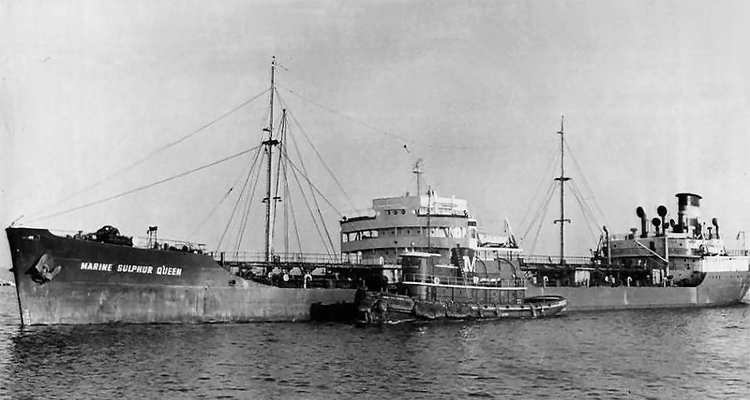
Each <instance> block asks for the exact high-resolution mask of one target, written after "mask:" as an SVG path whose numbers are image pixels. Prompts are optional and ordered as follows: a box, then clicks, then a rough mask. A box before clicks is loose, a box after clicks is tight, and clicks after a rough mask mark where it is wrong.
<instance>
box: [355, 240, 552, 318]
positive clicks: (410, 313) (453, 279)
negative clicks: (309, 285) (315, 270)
mask: <svg viewBox="0 0 750 400" xmlns="http://www.w3.org/2000/svg"><path fill="white" fill-rule="evenodd" d="M451 252H452V257H451V258H452V262H451V264H449V265H444V264H440V262H439V259H440V256H439V255H437V254H431V253H425V252H405V253H403V254H402V255H401V259H402V262H401V269H400V270H397V271H395V275H396V276H400V277H401V279H400V281H399V282H398V283H396V284H388V283H387V280H385V281H384V282H383V284H382V285H381V286H380V287H377V283H376V284H375V285H372V284H370V283H369V282H368V289H370V290H368V291H364V290H362V289H360V290H359V291H358V293H357V300H356V302H355V303H356V307H357V320H356V322H357V324H360V325H368V324H384V323H399V322H405V321H417V320H440V319H506V318H543V317H550V316H553V315H557V314H559V313H560V312H562V311H563V310H565V307H566V305H567V301H566V300H565V299H564V298H563V297H562V296H536V297H530V298H526V297H525V292H526V286H525V282H524V279H522V278H520V277H517V275H516V270H515V267H514V266H513V264H512V263H510V262H509V261H505V260H502V259H496V260H494V261H481V260H480V259H478V258H475V254H474V251H473V250H472V249H462V248H460V247H458V248H454V249H452V250H451ZM477 260H479V262H480V263H481V264H482V268H483V273H482V272H478V271H476V269H475V268H476V266H477V263H476V261H477ZM501 265H505V266H509V267H510V268H503V267H501ZM509 272H510V273H511V274H510V276H508V273H509ZM373 286H375V287H373ZM373 289H375V290H373Z"/></svg>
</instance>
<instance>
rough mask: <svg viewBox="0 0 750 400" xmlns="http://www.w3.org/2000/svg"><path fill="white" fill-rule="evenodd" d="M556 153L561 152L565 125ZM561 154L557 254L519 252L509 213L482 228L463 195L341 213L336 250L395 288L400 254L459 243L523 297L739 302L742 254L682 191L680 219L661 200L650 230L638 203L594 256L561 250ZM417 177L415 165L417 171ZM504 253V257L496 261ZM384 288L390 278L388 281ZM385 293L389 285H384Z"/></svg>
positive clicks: (745, 282)
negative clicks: (518, 282)
mask: <svg viewBox="0 0 750 400" xmlns="http://www.w3.org/2000/svg"><path fill="white" fill-rule="evenodd" d="M557 133H559V134H560V138H561V153H562V154H564V148H565V147H564V142H563V140H564V139H563V135H564V130H563V127H562V126H561V129H560V131H559V132H557ZM563 160H564V157H561V158H560V163H561V165H560V176H559V177H556V178H555V181H556V182H557V183H559V185H560V203H561V214H560V217H559V219H557V220H556V221H555V222H556V223H559V226H560V254H559V255H555V256H551V255H531V254H525V253H524V251H523V249H522V248H521V246H519V242H520V241H519V240H517V239H516V237H515V235H514V233H513V231H512V229H511V227H510V223H509V222H508V220H507V219H506V222H505V229H504V233H503V234H501V235H491V234H487V233H485V232H483V231H482V229H480V227H479V226H478V223H477V219H476V218H475V217H474V216H473V215H472V214H471V213H470V212H469V208H468V204H467V201H466V200H464V199H457V198H455V197H440V196H436V195H435V193H434V191H432V190H428V191H427V193H426V194H418V195H410V194H409V193H408V192H407V193H406V195H404V196H400V197H384V198H377V199H374V200H373V203H372V208H371V209H370V210H368V211H366V212H363V213H360V214H358V215H352V216H349V217H347V218H343V219H342V220H341V221H340V225H341V250H342V257H343V258H344V259H349V260H352V261H353V262H357V263H361V264H363V265H370V266H371V268H374V269H379V270H381V271H382V279H383V281H384V282H387V284H388V285H390V290H396V288H397V286H398V285H399V281H400V280H401V279H402V278H403V270H402V268H401V265H400V263H399V261H398V256H399V254H403V253H406V252H411V251H417V252H425V253H431V254H434V255H435V256H436V257H438V260H439V262H440V263H444V264H450V262H451V252H452V251H454V250H455V249H456V248H467V249H471V250H472V251H473V254H474V255H473V257H472V258H471V259H470V260H467V262H466V267H465V268H466V271H467V272H468V273H471V274H476V275H477V276H478V277H480V279H497V278H498V277H499V276H500V275H502V274H503V273H511V274H513V273H516V274H517V275H523V278H524V279H525V286H526V291H525V294H526V296H528V297H531V298H535V297H540V296H559V297H562V298H564V299H566V300H567V306H566V311H586V310H609V309H636V308H668V307H704V306H728V305H734V304H739V303H741V302H742V299H743V298H744V297H745V295H746V294H747V292H748V288H749V287H750V257H749V256H748V254H747V251H737V252H734V253H733V252H730V251H728V250H727V249H726V245H725V243H724V237H723V235H722V234H721V233H720V230H719V225H718V220H717V219H716V218H714V219H712V225H711V226H708V227H706V226H705V224H704V223H703V222H702V221H701V220H700V200H701V199H702V197H701V196H700V195H698V194H694V193H678V194H677V200H678V201H677V203H678V215H677V217H678V219H677V221H674V220H673V219H671V218H670V219H668V218H667V217H668V214H669V211H668V209H667V208H666V207H665V206H663V205H662V206H659V207H658V208H657V214H658V215H659V218H654V219H653V220H652V221H651V224H652V225H653V226H654V230H653V232H649V229H648V228H649V226H651V224H649V223H647V217H646V212H645V211H644V209H643V208H642V207H639V208H638V209H637V216H638V217H639V218H640V220H641V223H642V227H641V233H640V234H636V232H634V231H632V230H631V231H630V233H626V234H617V235H610V234H609V232H608V230H607V228H606V227H602V234H601V237H600V239H599V241H598V245H597V246H596V250H595V251H593V254H589V255H586V256H566V255H565V253H564V249H565V247H564V226H565V223H569V222H570V219H569V218H566V216H565V213H564V210H565V207H564V184H565V183H566V182H568V181H569V180H570V179H571V178H570V177H567V176H566V175H565V172H564V161H563ZM413 172H414V173H415V174H416V175H417V182H418V184H417V186H418V187H419V176H420V174H421V169H420V168H419V162H417V164H415V168H414V171H413ZM497 260H501V261H502V262H499V263H498V262H495V261H497ZM384 286H386V285H384ZM386 291H387V290H386Z"/></svg>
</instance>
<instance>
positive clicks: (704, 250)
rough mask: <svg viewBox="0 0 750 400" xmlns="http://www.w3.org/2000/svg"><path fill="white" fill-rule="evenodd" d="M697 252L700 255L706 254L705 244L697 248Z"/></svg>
mask: <svg viewBox="0 0 750 400" xmlns="http://www.w3.org/2000/svg"><path fill="white" fill-rule="evenodd" d="M698 251H700V253H701V254H708V248H707V247H706V245H705V244H702V245H700V246H698Z"/></svg>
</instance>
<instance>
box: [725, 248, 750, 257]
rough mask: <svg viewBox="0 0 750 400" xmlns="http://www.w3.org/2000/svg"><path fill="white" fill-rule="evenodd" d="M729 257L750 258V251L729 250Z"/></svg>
mask: <svg viewBox="0 0 750 400" xmlns="http://www.w3.org/2000/svg"><path fill="white" fill-rule="evenodd" d="M727 255H728V256H734V257H743V256H750V250H742V249H735V250H727Z"/></svg>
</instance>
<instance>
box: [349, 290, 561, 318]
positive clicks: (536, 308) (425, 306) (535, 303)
mask: <svg viewBox="0 0 750 400" xmlns="http://www.w3.org/2000/svg"><path fill="white" fill-rule="evenodd" d="M357 297H358V300H357V323H358V324H361V325H369V324H384V323H399V322H407V321H419V320H422V321H432V320H458V319H510V318H544V317H551V316H554V315H557V314H559V313H560V312H562V311H563V310H565V307H566V305H567V301H566V300H565V299H563V298H562V297H559V296H539V297H533V298H526V299H524V302H523V304H481V303H462V302H455V301H430V300H417V299H413V298H411V297H409V296H406V295H398V294H391V293H383V292H364V291H362V292H360V293H358V296H357Z"/></svg>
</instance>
